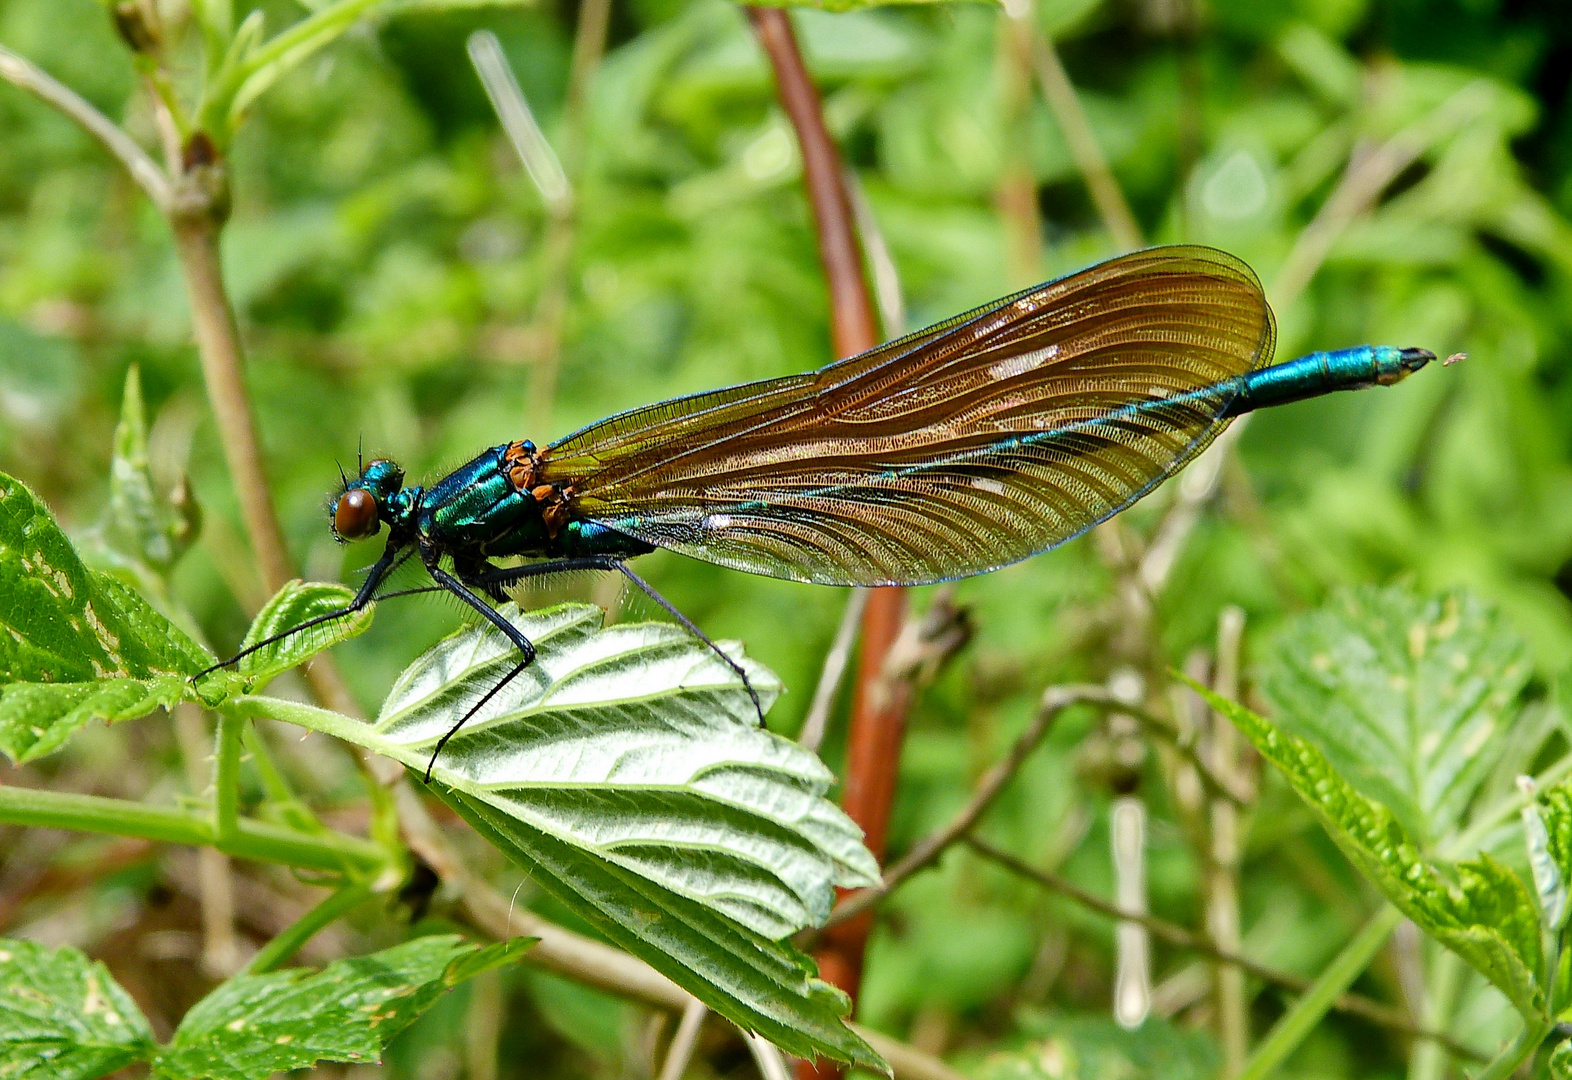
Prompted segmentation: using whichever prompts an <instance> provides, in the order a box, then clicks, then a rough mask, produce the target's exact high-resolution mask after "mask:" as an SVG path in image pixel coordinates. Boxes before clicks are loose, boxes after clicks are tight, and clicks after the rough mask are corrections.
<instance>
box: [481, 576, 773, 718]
mask: <svg viewBox="0 0 1572 1080" xmlns="http://www.w3.org/2000/svg"><path fill="white" fill-rule="evenodd" d="M563 570H615V571H617V572H618V573H619V574H621V575H622V576H623V577H625V578H627V579H628V580H629V581H631V582H633V584H634V585H636V586H638V588H639V591H640V592H642V593H644V595H645V596H648V597H649V598H650V599H651V600H653V601H655V602H656V603H657V604H659V605H660V606H661V607H662V608H663V609H664V610H665V611H666V613H667V614H669V615H670V616H671V617H672V618H674V619H676V620H677V622H678V623H680V624H681V625H682V628H683V629H684V630H686V631H687V632H688V633H690V634H692V635H693V636H694V637H696V638H698V639H699V640H700V641H702V642H704V644H705V645H707V646H709V649H710V651H711V652H713V653H714V654H715V655H716V656H718V657H720V659H721V662H722V663H724V664H725V665H726V666H727V667H729V668H731V669H732V670H733V671H735V672H736V673H737V676H738V677H739V678H740V679H742V686H743V689H745V690H747V691H748V697H749V698H750V699H751V700H752V701H753V711H754V712H756V713H757V714H758V716H759V726H760V727H763V726H764V706H763V704H762V703H761V702H760V701H759V694H758V692H757V691H756V690H754V688H753V681H752V680H751V679H749V678H748V673H747V672H746V671H744V670H743V668H742V665H741V664H739V663H737V661H735V660H733V659H732V658H731V657H730V656H728V655H726V653H725V652H724V651H723V650H722V649H721V647H720V646H719V645H717V644H715V642H714V641H713V640H711V639H710V636H709V635H708V634H706V633H705V632H704V631H703V630H700V629H699V628H698V627H697V626H695V625H694V624H693V620H691V619H689V618H688V617H687V616H686V615H684V614H683V613H682V612H681V611H679V610H677V606H676V605H675V604H673V603H672V602H671V601H670V600H667V599H666V598H665V597H664V596H662V595H661V594H660V593H659V592H657V591H656V590H655V586H653V585H651V584H650V583H649V582H647V581H645V580H644V579H643V578H641V577H639V575H638V574H636V573H634V572H633V568H632V567H630V566H629V565H628V564H627V563H626V562H624V561H623V560H621V559H619V558H616V557H615V556H611V555H588V556H584V557H581V558H577V559H552V560H550V561H547V562H539V563H526V564H525V565H523V566H510V567H507V568H506V569H498V570H492V571H490V572H488V573H486V574H484V575H482V577H481V583H482V585H483V587H486V586H491V587H498V588H500V587H501V586H503V585H507V584H511V583H513V582H515V581H519V580H522V579H524V578H529V577H536V576H538V575H540V574H552V573H557V572H559V571H563Z"/></svg>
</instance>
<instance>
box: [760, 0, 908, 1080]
mask: <svg viewBox="0 0 1572 1080" xmlns="http://www.w3.org/2000/svg"><path fill="white" fill-rule="evenodd" d="M748 17H749V19H751V20H752V22H753V28H754V31H755V33H757V35H758V38H759V42H760V44H761V45H763V47H764V51H765V53H766V54H767V55H768V56H769V58H770V65H771V66H772V67H773V68H774V69H775V85H776V91H777V93H778V94H779V96H780V101H781V106H782V108H784V109H785V110H786V115H787V117H788V118H789V119H790V120H791V124H792V127H793V128H794V129H795V130H796V132H797V143H798V146H799V147H800V148H801V150H802V171H803V181H804V183H805V184H806V186H807V189H808V199H809V201H810V203H811V204H812V206H813V221H814V227H815V230H816V231H817V235H818V242H819V260H820V262H822V263H823V265H824V276H825V279H826V281H827V282H828V284H829V290H830V325H831V333H832V339H833V342H834V345H835V352H836V355H837V356H851V355H854V354H856V353H860V352H863V351H864V350H866V349H871V348H873V347H874V346H875V345H877V344H878V342H879V337H880V335H879V327H878V321H877V319H876V318H875V314H874V306H873V297H872V295H871V293H870V292H869V290H868V280H867V276H866V275H865V274H864V272H863V263H862V248H861V245H860V244H859V243H858V241H857V229H856V222H855V218H854V217H853V211H852V199H851V193H850V192H849V191H848V190H847V188H846V183H845V179H844V175H843V173H842V172H841V157H840V153H839V152H838V151H837V150H836V148H835V143H834V142H833V141H832V140H831V139H830V133H829V131H828V129H826V128H825V126H824V113H823V110H822V108H821V107H820V102H819V93H818V90H817V89H815V88H814V85H813V81H812V80H811V79H810V78H809V77H808V70H807V67H806V66H805V65H804V64H803V60H802V51H801V50H800V49H799V48H798V47H797V38H796V35H795V34H794V33H793V31H792V26H791V19H790V17H789V16H788V15H787V14H786V12H784V11H782V10H780V9H778V8H748ZM905 607H906V605H905V595H904V593H903V591H902V590H900V589H888V588H887V589H876V590H874V592H873V594H872V595H871V596H870V597H869V598H868V607H867V610H866V611H865V612H864V613H863V623H862V626H863V633H862V657H861V659H860V661H859V663H858V668H857V685H856V689H855V691H854V693H853V697H852V720H851V733H850V737H849V743H848V747H847V754H846V785H845V791H844V794H843V795H842V800H841V801H842V805H843V806H844V807H845V809H846V812H847V813H848V814H849V815H850V816H851V818H852V820H853V821H855V822H857V824H858V825H860V826H862V829H863V832H864V833H865V834H866V837H867V844H868V847H869V849H870V850H871V851H872V852H873V853H874V854H875V855H881V856H882V854H883V852H884V840H885V832H886V828H887V826H888V824H889V820H890V804H891V802H892V801H893V800H894V797H895V775H896V766H897V764H898V762H899V760H900V752H901V736H902V734H903V732H904V729H905V718H906V706H907V700H906V699H907V697H908V695H907V693H906V692H905V689H904V686H905V684H904V683H901V684H898V685H896V686H895V687H894V688H893V689H890V688H889V687H890V685H891V684H890V683H889V682H888V681H887V680H884V679H882V678H881V674H882V673H883V670H884V662H885V657H886V655H887V654H888V653H889V651H890V646H891V645H892V644H893V643H894V642H895V638H896V636H897V635H898V634H899V633H900V629H901V623H902V621H903V619H904V616H905ZM871 927H872V914H871V913H869V914H868V915H867V916H864V917H862V918H856V919H849V920H847V921H846V922H844V923H841V924H840V925H838V926H835V927H832V928H831V929H830V931H829V932H828V933H826V934H825V936H824V939H823V941H822V942H821V944H820V949H819V953H818V961H819V971H820V974H821V975H822V976H823V977H824V978H825V979H828V980H829V981H830V982H832V983H834V984H835V985H837V986H839V987H840V988H841V989H843V990H845V991H846V992H847V993H849V994H851V995H852V996H853V997H854V998H855V996H856V993H857V988H858V986H859V984H860V983H861V981H862V957H863V949H864V946H865V945H866V944H867V940H868V931H869V930H870V928H871ZM838 1075H839V1070H836V1069H832V1068H815V1067H814V1066H811V1065H807V1064H804V1065H803V1066H802V1068H801V1071H800V1072H799V1076H802V1077H804V1080H807V1078H810V1077H819V1078H829V1077H834V1076H838Z"/></svg>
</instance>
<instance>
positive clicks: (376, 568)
mask: <svg viewBox="0 0 1572 1080" xmlns="http://www.w3.org/2000/svg"><path fill="white" fill-rule="evenodd" d="M413 551H414V549H413V548H409V547H404V548H403V549H402V550H401V549H400V548H399V547H396V546H394V544H393V542H392V541H391V540H390V541H389V542H388V546H387V549H386V550H384V551H383V552H382V557H381V558H380V559H378V560H377V561H376V562H374V563H372V564H371V571H370V572H369V573H368V574H367V575H366V580H365V581H363V582H361V584H360V591H359V592H357V593H355V598H354V599H353V600H351V601H350V602H349V603H348V604H346V605H345V606H343V607H341V608H339V609H338V610H337V611H329V612H328V613H327V614H325V615H317V616H315V617H314V618H310V619H307V620H306V621H305V622H303V623H299V624H297V625H295V626H291V627H290V628H289V629H288V630H283V631H280V632H279V633H277V634H273V635H271V636H270V637H265V638H263V639H262V640H261V641H259V642H257V643H256V644H254V645H247V646H246V647H245V648H244V649H241V650H240V651H239V652H237V653H236V654H235V655H234V656H231V657H230V658H229V659H228V660H220V661H219V662H218V663H216V664H214V665H213V666H212V667H208V668H203V669H202V670H201V671H199V672H197V673H196V674H195V675H193V676H191V680H192V681H193V682H195V681H196V680H197V679H200V678H201V677H202V676H204V675H207V674H210V673H212V672H214V671H217V670H218V669H219V668H225V667H228V666H229V665H231V664H234V663H237V662H238V661H240V660H243V659H245V658H246V657H248V656H250V655H251V654H252V653H254V652H257V651H258V650H260V649H265V648H267V647H268V646H269V645H274V644H277V643H278V642H280V641H283V640H284V639H285V638H288V637H294V636H295V635H296V634H298V633H300V632H301V631H302V630H309V629H311V628H312V627H313V626H321V625H322V624H323V623H330V622H332V621H333V620H334V619H342V618H343V617H344V616H346V615H353V614H355V613H356V612H357V611H361V610H363V609H364V608H365V607H366V605H368V604H370V603H371V602H372V601H373V600H379V599H382V597H378V596H375V595H374V594H375V593H376V591H377V586H378V585H380V584H382V582H383V581H384V580H385V579H386V578H387V576H388V575H389V574H391V573H392V572H393V571H394V570H397V569H398V568H399V567H400V566H401V565H403V563H404V560H405V559H407V558H409V556H410V555H411V554H412V553H413Z"/></svg>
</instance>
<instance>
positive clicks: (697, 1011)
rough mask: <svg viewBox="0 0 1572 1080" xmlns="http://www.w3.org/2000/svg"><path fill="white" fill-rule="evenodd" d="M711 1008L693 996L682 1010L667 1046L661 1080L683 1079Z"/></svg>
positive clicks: (661, 1068)
mask: <svg viewBox="0 0 1572 1080" xmlns="http://www.w3.org/2000/svg"><path fill="white" fill-rule="evenodd" d="M709 1014H710V1010H709V1009H708V1007H706V1006H705V1004H704V1002H702V1001H700V1000H699V999H698V998H691V999H689V1001H688V1004H687V1007H686V1008H684V1009H683V1010H682V1019H681V1020H679V1021H678V1022H677V1030H676V1031H675V1032H674V1033H673V1034H672V1036H671V1045H670V1046H668V1047H667V1048H666V1060H665V1061H664V1062H662V1064H661V1067H660V1080H682V1074H683V1073H685V1072H687V1071H688V1063H689V1062H690V1061H692V1060H693V1051H694V1049H695V1048H696V1047H697V1046H698V1045H699V1035H700V1034H701V1033H702V1032H703V1031H704V1018H705V1017H706V1016H708V1015H709Z"/></svg>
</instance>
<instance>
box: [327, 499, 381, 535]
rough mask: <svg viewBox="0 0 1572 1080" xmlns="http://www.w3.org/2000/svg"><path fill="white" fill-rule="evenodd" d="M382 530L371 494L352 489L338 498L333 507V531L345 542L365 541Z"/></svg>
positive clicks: (374, 500)
mask: <svg viewBox="0 0 1572 1080" xmlns="http://www.w3.org/2000/svg"><path fill="white" fill-rule="evenodd" d="M381 528H382V522H381V521H379V520H378V519H377V500H376V498H375V497H373V496H372V494H371V492H369V491H366V490H364V489H362V488H352V489H351V490H349V491H346V492H344V494H342V495H340V496H339V497H338V502H337V503H335V504H334V506H333V530H334V531H335V532H337V533H338V534H339V535H340V536H342V537H343V538H344V539H345V540H365V539H366V538H367V537H371V536H375V535H377V533H378V532H379V531H380V530H381Z"/></svg>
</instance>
